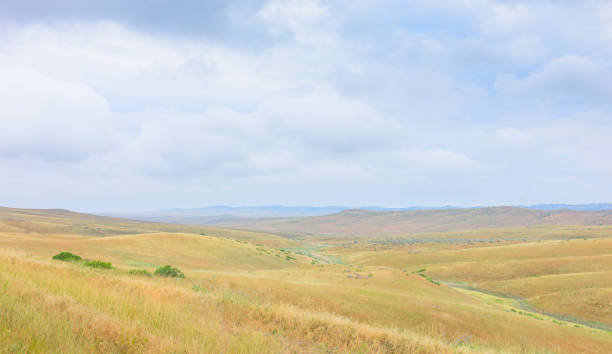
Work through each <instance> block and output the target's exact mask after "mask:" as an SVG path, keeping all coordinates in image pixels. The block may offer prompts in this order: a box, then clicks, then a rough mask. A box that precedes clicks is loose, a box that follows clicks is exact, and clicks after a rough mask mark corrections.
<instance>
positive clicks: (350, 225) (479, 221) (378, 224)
mask: <svg viewBox="0 0 612 354" xmlns="http://www.w3.org/2000/svg"><path fill="white" fill-rule="evenodd" d="M209 223H210V222H209ZM216 224H217V225H219V226H224V227H232V228H240V229H248V230H260V231H265V232H274V233H278V234H284V235H287V236H293V237H299V236H304V235H319V236H320V235H325V236H337V237H380V236H405V235H412V234H423V233H435V232H456V231H470V232H472V231H474V230H484V229H486V230H493V229H498V230H499V229H507V228H524V227H534V226H544V227H550V226H567V225H578V226H606V225H607V226H612V210H598V211H571V210H533V209H526V208H519V207H488V208H476V209H443V210H412V211H393V212H389V211H371V210H345V211H342V212H339V213H335V214H330V215H322V216H311V217H304V218H295V217H294V218H260V219H257V218H255V219H249V218H242V219H240V218H238V219H224V220H219V221H218V222H217V223H216Z"/></svg>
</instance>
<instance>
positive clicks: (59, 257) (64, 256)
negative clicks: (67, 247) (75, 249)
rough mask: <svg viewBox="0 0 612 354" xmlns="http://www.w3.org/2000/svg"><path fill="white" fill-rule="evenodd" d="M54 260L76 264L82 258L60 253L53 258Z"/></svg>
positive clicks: (68, 253)
mask: <svg viewBox="0 0 612 354" xmlns="http://www.w3.org/2000/svg"><path fill="white" fill-rule="evenodd" d="M53 259H56V260H58V261H64V262H76V261H80V260H81V257H80V256H77V255H76V254H72V253H70V252H60V253H58V254H56V255H55V256H53Z"/></svg>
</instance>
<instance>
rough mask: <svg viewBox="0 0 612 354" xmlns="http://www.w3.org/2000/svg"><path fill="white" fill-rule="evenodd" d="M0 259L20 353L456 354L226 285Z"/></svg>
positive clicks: (437, 344) (424, 340)
mask: <svg viewBox="0 0 612 354" xmlns="http://www.w3.org/2000/svg"><path fill="white" fill-rule="evenodd" d="M23 258H24V257H23V255H19V257H15V256H14V253H13V254H12V255H9V256H7V255H6V254H2V255H1V256H0V284H2V290H3V291H2V293H1V294H0V311H1V313H2V315H3V316H2V317H1V320H0V321H2V322H0V324H1V327H2V328H1V331H0V333H1V334H0V347H2V348H12V350H14V351H24V352H49V351H52V352H66V351H69V352H104V353H108V352H182V351H186V352H293V351H299V352H303V351H314V352H325V351H328V350H333V351H362V352H455V351H461V352H462V351H467V350H469V349H468V348H464V347H462V346H453V345H449V344H445V343H443V342H441V341H438V340H434V339H432V338H429V337H427V336H423V335H419V334H416V333H413V332H410V331H406V330H397V329H393V328H384V327H374V326H370V325H367V324H361V323H358V322H354V321H351V320H350V319H347V318H344V317H341V316H337V315H334V314H331V313H327V312H325V311H317V312H311V311H308V310H304V309H301V308H299V307H296V306H293V305H289V304H282V303H270V302H267V301H265V300H264V299H261V298H250V297H249V296H248V295H247V294H245V293H243V292H240V291H236V290H233V289H230V288H225V287H218V288H214V289H212V290H209V291H207V290H198V291H193V290H189V289H187V288H186V287H185V285H186V284H184V282H183V281H173V280H166V279H151V280H146V281H143V280H140V279H133V278H130V277H126V276H124V275H120V274H117V273H112V272H111V273H104V272H100V271H91V270H86V269H82V268H78V267H77V266H73V265H65V264H44V263H41V262H36V261H30V260H24V259H23Z"/></svg>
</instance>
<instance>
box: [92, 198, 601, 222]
mask: <svg viewBox="0 0 612 354" xmlns="http://www.w3.org/2000/svg"><path fill="white" fill-rule="evenodd" d="M490 208H492V207H481V206H475V207H457V206H442V207H423V206H412V207H405V208H386V207H379V206H365V207H359V208H351V207H346V206H323V207H316V206H282V205H265V206H242V207H231V206H223V205H218V206H208V207H202V208H193V209H167V210H157V211H141V212H126V213H103V215H107V216H113V217H120V218H128V219H135V220H144V221H154V222H162V223H175V224H187V225H252V224H253V220H243V221H238V220H236V219H245V218H246V219H260V218H293V217H313V216H324V215H330V214H336V213H340V212H343V211H347V210H366V211H379V212H403V211H422V210H431V211H434V210H465V211H468V210H476V209H490ZM520 208H521V209H532V210H545V211H550V210H573V211H603V210H612V204H607V203H599V204H577V205H573V204H537V205H530V206H520ZM261 223H266V224H270V223H275V221H273V220H269V221H265V222H264V221H258V222H257V224H258V225H260V224H261Z"/></svg>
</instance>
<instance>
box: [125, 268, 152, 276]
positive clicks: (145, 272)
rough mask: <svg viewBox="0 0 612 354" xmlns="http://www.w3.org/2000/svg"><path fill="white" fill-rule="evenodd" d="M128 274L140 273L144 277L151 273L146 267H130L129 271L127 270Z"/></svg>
mask: <svg viewBox="0 0 612 354" xmlns="http://www.w3.org/2000/svg"><path fill="white" fill-rule="evenodd" d="M128 274H132V275H142V276H145V277H151V276H152V274H151V272H149V271H148V270H146V269H130V271H129V272H128Z"/></svg>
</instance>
